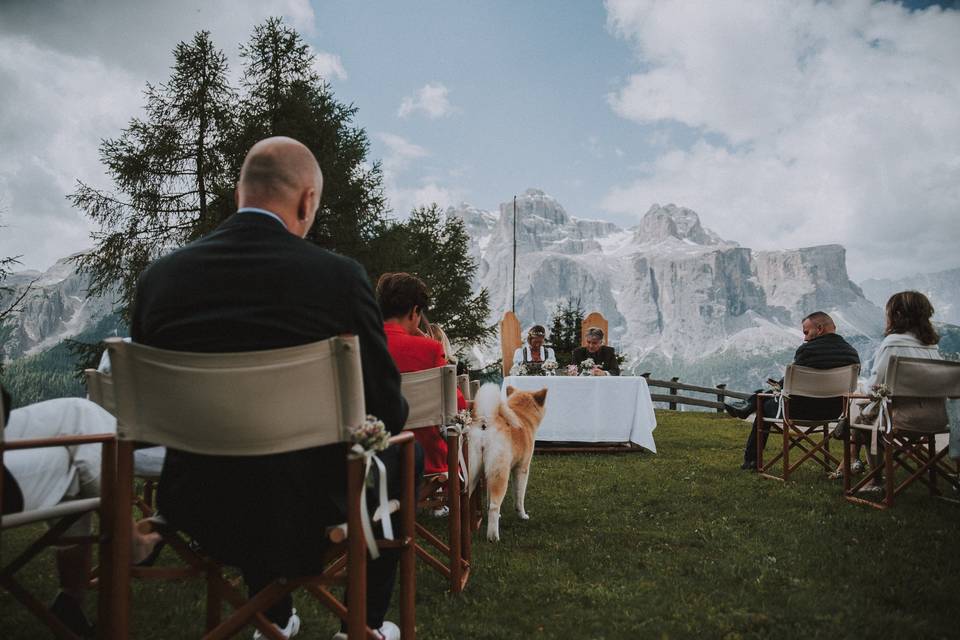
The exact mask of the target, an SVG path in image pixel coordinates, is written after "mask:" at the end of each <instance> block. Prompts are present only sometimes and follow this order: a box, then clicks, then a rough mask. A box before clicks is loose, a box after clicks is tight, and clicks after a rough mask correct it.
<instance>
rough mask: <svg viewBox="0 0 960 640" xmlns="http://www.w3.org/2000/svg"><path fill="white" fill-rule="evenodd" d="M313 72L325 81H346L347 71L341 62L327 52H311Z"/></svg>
mask: <svg viewBox="0 0 960 640" xmlns="http://www.w3.org/2000/svg"><path fill="white" fill-rule="evenodd" d="M313 56H314V58H313V70H314V71H316V72H317V73H318V74H320V77H322V78H324V79H325V80H333V79H336V80H346V79H347V70H346V69H345V68H344V66H343V61H342V60H341V59H340V56H338V55H337V54H335V53H329V52H327V51H313Z"/></svg>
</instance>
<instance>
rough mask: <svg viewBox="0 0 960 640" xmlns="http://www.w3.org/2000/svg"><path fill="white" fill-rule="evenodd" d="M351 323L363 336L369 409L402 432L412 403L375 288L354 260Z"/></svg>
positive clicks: (385, 423) (395, 431)
mask: <svg viewBox="0 0 960 640" xmlns="http://www.w3.org/2000/svg"><path fill="white" fill-rule="evenodd" d="M351 266H352V268H353V269H354V273H353V275H354V280H355V282H354V283H353V284H352V286H350V287H348V290H350V291H352V295H351V302H352V303H353V318H352V326H353V327H354V328H355V330H356V332H357V337H358V338H359V340H360V361H361V365H362V367H363V394H364V398H365V400H366V404H367V413H369V414H371V415H373V416H376V417H377V418H379V419H380V420H382V421H383V424H384V425H386V427H387V431H389V432H390V433H392V434H397V433H400V431H401V430H403V425H404V424H405V423H406V422H407V414H408V412H409V407H408V406H407V401H406V399H405V398H404V397H403V394H402V393H401V391H400V372H399V371H397V365H396V364H394V362H393V357H392V356H391V355H390V352H389V351H388V350H387V337H386V335H384V333H383V318H382V317H381V315H380V308H379V307H378V306H377V302H376V299H375V298H374V297H373V289H371V288H370V283H369V282H368V281H367V277H366V274H365V273H364V272H363V268H362V267H361V266H360V265H359V264H357V263H353V264H352V265H351Z"/></svg>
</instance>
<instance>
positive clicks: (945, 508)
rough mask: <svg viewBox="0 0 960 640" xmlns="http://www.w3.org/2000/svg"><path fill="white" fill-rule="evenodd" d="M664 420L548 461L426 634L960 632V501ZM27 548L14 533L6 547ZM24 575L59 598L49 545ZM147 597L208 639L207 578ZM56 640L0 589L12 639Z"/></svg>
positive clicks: (160, 616) (155, 587) (307, 629)
mask: <svg viewBox="0 0 960 640" xmlns="http://www.w3.org/2000/svg"><path fill="white" fill-rule="evenodd" d="M658 420H659V422H660V425H659V427H658V428H657V431H656V432H655V436H656V440H657V446H658V448H659V450H660V453H659V454H657V455H650V454H617V455H606V456H604V455H538V456H537V457H536V458H535V459H534V464H533V470H532V476H531V480H530V488H529V491H528V496H527V509H528V511H529V512H530V515H531V520H530V521H528V522H520V521H519V520H518V519H517V518H516V516H515V514H514V512H513V508H512V502H510V501H509V500H508V504H507V505H506V506H505V509H504V515H503V517H502V519H501V536H502V541H501V542H500V543H498V544H492V543H488V542H487V541H486V539H485V538H484V537H483V536H482V535H479V536H477V537H476V542H475V545H474V569H473V576H472V578H471V581H470V583H469V584H468V585H467V590H466V592H465V593H464V594H463V595H461V596H456V597H454V596H450V595H448V594H447V593H446V591H445V585H444V582H443V581H442V580H441V578H440V577H439V576H438V575H436V574H435V573H433V572H432V571H428V570H426V569H421V571H420V572H419V574H418V585H417V586H418V596H417V602H418V606H417V621H418V624H417V628H418V636H419V637H420V638H423V639H426V640H430V639H438V638H458V639H459V638H490V639H493V638H531V637H532V638H689V637H699V638H766V637H771V636H778V637H788V638H792V637H797V638H817V637H824V638H842V637H860V638H869V637H888V638H949V637H960V625H958V623H957V605H958V604H960V536H958V532H960V507H958V506H957V505H955V504H950V503H946V502H943V501H941V500H937V499H934V498H930V497H929V496H928V495H927V494H926V492H925V491H924V490H923V489H921V488H917V489H915V490H912V491H910V492H908V493H907V494H906V495H905V496H904V497H903V498H902V499H900V500H899V502H898V504H897V506H896V507H895V508H894V509H892V510H889V511H886V512H879V511H876V510H874V509H870V508H867V507H857V506H853V505H850V504H847V503H846V502H844V501H843V500H842V499H841V498H840V495H839V491H840V486H839V483H837V482H831V481H829V480H827V479H826V478H825V477H824V474H823V473H818V472H817V471H816V470H815V469H814V468H813V467H812V466H810V467H808V468H807V469H806V470H801V472H800V473H799V474H798V477H797V479H796V481H791V482H790V483H789V484H786V485H785V484H783V483H780V482H772V481H761V480H758V479H757V477H756V476H755V475H754V474H751V473H747V472H743V471H740V470H739V469H738V466H739V462H740V457H741V452H742V446H743V441H744V439H745V437H746V429H745V425H746V423H744V422H739V421H734V420H729V419H725V418H721V417H717V416H714V415H710V414H692V413H675V412H658ZM769 448H770V450H772V449H773V445H772V444H771V445H770V447H769ZM22 543H23V539H22V538H17V537H16V536H10V538H9V539H8V538H7V537H6V536H5V537H4V544H3V555H4V556H5V557H9V555H10V553H11V552H12V551H13V550H14V549H16V548H18V547H20V546H22ZM31 572H32V573H33V575H30V573H31ZM24 573H25V575H26V576H28V577H29V580H28V582H30V583H31V584H33V585H34V586H38V587H39V588H41V589H44V590H45V593H47V594H50V595H52V594H53V590H54V586H53V585H54V575H53V567H52V561H51V560H50V558H49V557H45V558H44V559H43V560H42V561H38V562H37V563H36V564H35V565H34V566H33V568H30V569H27V570H26V571H25V572H24ZM134 598H135V616H134V625H135V626H134V628H135V637H137V638H171V637H182V638H189V637H198V636H199V634H200V632H201V625H202V620H203V597H202V590H201V587H200V585H199V584H196V583H166V584H160V583H152V584H138V585H136V587H135V594H134ZM296 606H297V608H298V609H299V610H300V613H301V617H302V618H303V621H304V628H303V631H302V632H301V636H300V637H303V638H323V639H326V638H329V637H330V636H331V635H332V634H333V632H334V631H335V630H336V624H335V622H334V621H333V620H332V618H331V616H329V615H328V614H327V613H325V612H324V611H323V610H320V609H319V608H318V607H317V606H316V605H314V604H313V603H312V602H311V601H310V600H309V599H308V598H307V597H306V596H299V597H298V598H297V604H296ZM394 614H395V612H394ZM42 635H44V634H43V631H42V630H41V629H40V627H39V626H38V625H37V624H36V623H34V622H33V621H32V620H30V619H29V618H28V617H27V616H25V615H23V614H21V613H20V612H19V611H15V609H14V607H13V604H12V601H11V599H10V597H9V596H7V595H6V594H2V595H0V637H3V638H6V639H8V640H14V639H18V638H34V637H38V636H42ZM242 637H249V636H248V635H246V634H244V636H242Z"/></svg>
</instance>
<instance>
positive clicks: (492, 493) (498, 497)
mask: <svg viewBox="0 0 960 640" xmlns="http://www.w3.org/2000/svg"><path fill="white" fill-rule="evenodd" d="M487 495H488V496H489V497H490V505H489V507H488V508H487V540H489V541H490V542H498V541H499V540H500V507H501V506H502V505H503V498H504V497H505V496H506V495H507V472H506V471H504V470H500V469H491V470H489V471H488V472H487Z"/></svg>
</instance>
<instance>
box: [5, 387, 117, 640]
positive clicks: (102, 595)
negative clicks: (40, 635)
mask: <svg viewBox="0 0 960 640" xmlns="http://www.w3.org/2000/svg"><path fill="white" fill-rule="evenodd" d="M2 403H3V401H2V399H0V466H2V464H3V454H4V451H18V450H24V449H41V448H49V447H66V446H77V445H85V444H100V445H102V447H103V451H102V454H101V467H100V469H101V477H100V481H101V487H102V489H101V495H100V497H99V498H87V499H80V500H69V501H65V502H61V503H60V504H57V505H54V506H53V507H49V508H46V509H37V510H34V511H23V512H19V513H13V514H8V515H5V516H3V517H2V519H0V521H2V524H0V538H2V532H3V531H5V530H7V529H13V528H17V527H21V526H27V525H32V524H37V523H41V522H49V521H54V520H55V521H56V522H55V523H54V524H52V525H50V528H49V529H48V530H47V531H46V533H44V534H43V535H42V536H40V537H39V538H37V539H36V540H35V541H34V542H33V543H31V544H30V545H28V546H27V548H26V549H24V550H23V551H22V552H21V553H20V554H19V555H17V557H15V558H14V559H12V560H11V561H10V562H8V563H6V564H5V565H4V566H3V567H2V568H0V587H2V588H3V589H5V590H6V591H7V592H8V593H10V595H11V596H13V598H14V599H15V600H16V601H17V602H19V603H20V604H21V605H22V606H23V607H24V608H26V609H27V610H28V611H29V612H30V613H31V614H33V616H34V617H35V618H37V619H38V620H39V621H40V622H42V623H43V624H44V625H46V626H47V627H48V628H49V629H50V631H52V632H53V634H54V635H55V636H56V637H58V638H67V639H70V640H73V639H76V638H78V637H77V636H76V635H75V634H74V633H72V632H71V631H70V630H69V629H68V628H67V627H66V626H65V625H64V624H63V623H62V622H60V620H59V619H57V618H56V617H55V616H54V615H53V614H52V613H50V611H49V610H48V609H47V606H46V605H45V604H43V602H41V601H40V600H39V599H38V598H37V597H36V596H35V595H33V594H32V593H30V591H28V590H27V589H26V588H25V587H24V586H23V585H22V584H21V583H20V582H19V581H18V580H17V578H16V573H17V572H19V571H20V570H21V569H23V568H24V567H25V566H26V565H27V564H28V563H29V562H31V561H32V560H33V559H34V558H36V557H37V556H38V555H39V554H40V553H41V552H43V551H44V550H45V549H47V548H48V547H51V546H54V545H63V544H97V545H98V546H99V555H100V557H101V558H107V557H109V556H110V536H109V535H106V532H108V531H109V530H110V529H109V526H110V523H111V522H112V520H113V517H114V515H113V512H112V509H111V505H112V504H113V496H112V493H111V491H112V490H113V487H114V486H115V482H114V475H113V474H114V472H115V469H116V467H115V464H114V462H115V459H116V451H117V440H116V436H115V435H114V434H112V433H105V434H96V435H86V436H61V437H56V438H35V439H28V440H16V441H13V442H5V441H4V439H3V437H2V436H3V428H4V426H5V425H4V424H3V415H2V414H3V404H2ZM2 493H3V476H2V475H0V496H2ZM0 501H2V497H0ZM0 506H2V505H0ZM92 512H96V513H97V514H98V515H99V529H100V533H99V535H90V536H70V537H68V536H65V535H64V534H65V533H66V532H67V530H68V529H69V528H70V526H71V525H72V524H73V523H74V522H76V521H77V520H79V519H80V518H81V517H82V516H84V515H86V514H88V513H92ZM126 533H127V537H128V538H129V537H130V531H129V529H128V530H127V532H126ZM104 587H105V588H104ZM110 591H111V589H110V585H109V584H102V585H101V589H100V591H99V593H98V600H97V608H98V615H99V617H100V618H101V619H103V618H105V617H106V615H108V614H107V611H108V607H109V605H110V598H109V594H110Z"/></svg>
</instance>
